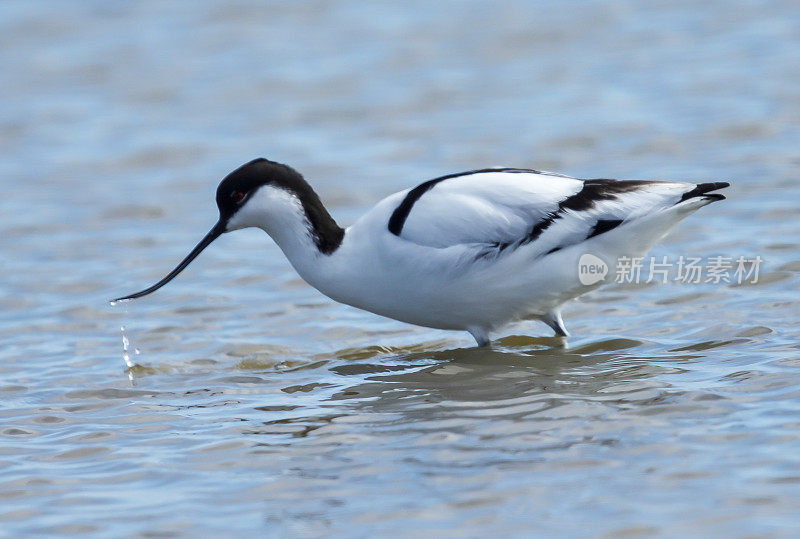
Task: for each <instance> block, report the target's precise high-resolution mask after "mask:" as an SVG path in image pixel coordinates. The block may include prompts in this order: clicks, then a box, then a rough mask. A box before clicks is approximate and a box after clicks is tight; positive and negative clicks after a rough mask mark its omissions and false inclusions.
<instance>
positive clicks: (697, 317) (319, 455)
mask: <svg viewBox="0 0 800 539" xmlns="http://www.w3.org/2000/svg"><path fill="white" fill-rule="evenodd" d="M798 15H800V11H798V6H797V4H796V2H792V1H790V0H776V1H774V2H770V3H768V4H765V3H762V2H747V1H737V0H734V1H728V2H722V1H711V2H703V3H699V2H675V1H671V2H634V1H614V2H600V1H583V2H569V3H565V2H550V1H543V2H536V3H533V2H522V1H519V2H514V1H512V2H502V3H500V2H478V1H475V2H438V3H435V4H432V3H429V2H416V1H411V2H402V3H394V4H388V3H380V4H378V3H372V4H367V5H365V4H364V3H361V2H347V1H328V2H324V1H318V2H317V1H311V2H267V3H262V2H249V1H241V2H234V3H228V2H225V3H212V2H185V3H164V2H137V3H108V2H82V3H69V4H68V3H62V2H21V1H20V2H15V1H8V2H4V3H3V4H2V5H0V182H2V183H0V187H1V188H2V192H3V195H4V196H3V197H0V211H2V215H3V217H4V218H3V219H2V221H1V222H0V252H2V255H3V256H2V262H3V272H2V275H3V277H2V279H0V307H1V308H0V343H2V346H0V396H2V398H0V535H3V536H8V537H12V536H30V535H38V534H68V533H73V534H77V533H86V532H89V533H92V532H93V533H95V534H97V535H106V536H137V535H166V536H172V535H174V536H197V535H201V534H203V535H210V534H213V535H221V536H233V535H240V534H245V535H250V536H255V535H258V536H262V535H269V536H297V535H299V536H312V537H315V536H342V537H345V536H346V537H353V536H356V537H368V536H369V537H371V536H375V535H380V536H406V535H411V534H413V535H437V536H439V535H441V536H451V535H452V536H482V535H485V534H487V533H495V534H500V535H502V536H519V537H522V536H530V535H532V534H533V535H542V536H544V535H559V536H612V537H618V536H631V535H633V536H647V535H678V534H692V535H734V536H792V535H796V534H797V533H798V532H800V529H798V528H800V525H799V524H798V519H797V515H798V512H800V471H798V470H800V421H798V417H800V416H799V415H798V413H800V344H798V343H800V322H798V316H797V315H798V311H799V310H800V309H799V308H800V294H798V283H800V277H798V272H800V255H798V250H799V249H798V248H799V247H800V222H798V219H797V216H798V210H797V200H798V199H799V198H800V186H799V185H798V178H799V177H800V158H799V157H798V155H800V154H799V153H798V151H799V146H800V145H799V144H798V142H800V127H799V126H800V61H798V59H800V16H798ZM256 156H265V157H269V158H271V159H275V160H278V161H282V162H286V163H289V164H291V165H292V166H294V167H295V168H297V169H298V170H300V171H301V172H302V173H303V174H305V176H306V177H307V178H308V180H309V181H310V183H311V184H312V185H313V186H314V187H315V188H316V189H317V190H318V191H319V193H320V194H321V196H322V198H323V200H324V201H325V202H326V204H328V205H329V207H330V209H331V212H332V213H333V214H334V215H335V216H336V218H337V219H338V220H339V221H340V222H341V223H343V224H349V223H351V222H352V221H353V220H354V219H355V218H356V217H357V216H358V215H360V214H361V213H362V212H364V211H365V210H366V209H367V208H369V207H370V206H371V205H372V204H373V203H374V202H375V201H377V200H378V199H380V198H381V197H382V196H385V195H387V194H389V193H392V192H394V191H397V190H400V189H403V188H406V187H409V186H411V185H414V184H415V183H419V182H420V181H423V180H425V179H428V178H432V177H435V176H437V175H441V174H446V173H449V172H455V171H459V170H467V169H471V168H481V167H487V166H494V165H506V166H517V167H532V168H538V169H546V170H555V171H558V172H562V173H566V174H570V175H574V176H578V177H613V178H650V179H662V180H678V179H681V180H688V181H701V180H702V181H711V180H727V181H731V182H732V183H733V187H732V188H731V189H730V190H729V191H730V194H729V199H728V200H726V201H724V202H721V203H717V204H714V205H712V206H709V207H708V208H704V209H703V210H701V211H700V212H698V213H697V214H696V215H694V216H692V217H690V218H689V219H688V220H687V221H686V222H685V223H683V224H682V225H681V226H680V227H678V228H677V229H676V230H675V231H674V232H673V233H671V234H670V236H668V237H667V238H666V239H665V240H664V241H663V242H662V243H661V244H660V245H659V246H658V247H656V249H655V250H654V251H653V254H654V255H656V256H659V257H660V256H668V257H670V259H673V260H674V259H675V258H677V257H679V256H702V257H707V256H713V255H724V256H731V257H738V256H747V257H755V256H760V257H762V258H763V260H764V264H763V266H762V268H761V275H760V279H759V282H758V283H757V284H748V285H742V286H738V285H735V284H729V283H721V284H714V283H701V284H677V283H670V284H658V283H650V284H639V285H627V284H626V285H620V284H615V285H610V286H608V287H605V288H602V289H600V290H598V291H596V292H593V293H591V294H590V295H588V296H586V297H584V298H582V299H581V300H580V301H577V302H574V303H572V304H570V305H568V306H567V308H566V310H565V319H566V322H567V325H568V327H569V329H570V331H571V332H572V333H573V335H574V336H573V337H572V338H571V339H570V344H569V348H562V347H560V346H559V345H558V343H557V342H555V341H554V340H552V339H550V338H549V337H547V336H548V335H550V332H549V330H547V328H545V327H544V326H543V325H540V324H536V323H523V324H519V325H517V326H514V327H512V328H509V329H508V331H507V332H506V333H504V334H503V335H502V336H501V338H500V339H499V341H498V342H497V344H496V345H495V346H494V347H493V348H492V349H490V350H484V349H474V348H471V346H472V341H471V338H469V336H468V335H466V334H459V333H449V332H441V331H436V330H429V329H424V328H416V327H412V326H407V325H403V324H401V323H398V322H393V321H391V320H385V319H382V318H378V317H376V316H374V315H370V314H368V313H363V312H360V311H357V310H355V309H352V308H349V307H345V306H341V305H338V304H335V303H333V302H331V301H329V300H327V299H326V298H324V297H323V296H321V295H320V294H318V293H317V292H316V291H314V290H312V289H310V288H309V287H308V286H306V285H305V284H304V283H303V282H302V281H300V279H299V278H298V277H297V276H296V275H295V274H294V273H293V272H292V270H291V267H290V266H289V264H288V263H287V262H286V261H285V260H284V258H283V256H282V254H281V253H280V250H279V249H278V248H277V247H276V246H275V245H274V244H273V243H272V242H271V241H270V240H269V238H267V237H266V236H265V235H264V234H263V233H261V232H258V231H243V232H237V233H236V234H231V235H227V236H226V237H223V238H221V239H220V240H218V241H217V242H216V244H215V245H214V247H213V248H211V249H209V250H208V251H207V252H204V253H203V255H202V256H201V257H200V258H199V259H198V260H197V261H196V262H195V263H194V264H193V265H192V266H191V267H190V268H189V269H188V270H186V271H185V272H184V274H183V275H182V276H181V277H180V278H178V279H177V280H176V281H175V282H173V283H171V284H170V285H169V286H168V287H166V288H164V289H163V290H161V291H159V292H158V294H156V295H153V296H150V297H148V298H146V299H143V300H140V301H137V302H133V303H128V304H125V305H122V306H117V307H114V308H112V307H110V306H109V305H108V304H107V300H108V299H109V298H112V297H117V296H119V295H121V294H124V293H128V292H132V291H134V290H138V289H140V288H142V287H144V286H146V285H149V284H151V283H153V282H155V281H156V280H157V279H159V278H161V277H162V276H163V275H164V274H165V273H166V272H167V271H168V270H169V269H171V268H172V267H173V265H174V264H175V263H177V261H179V260H180V258H181V257H182V256H183V255H185V254H186V253H187V252H188V250H189V249H190V248H191V247H192V246H193V245H194V244H195V243H196V242H197V241H198V240H199V239H200V238H201V237H202V236H203V234H205V232H206V231H207V230H208V229H209V228H210V226H211V225H212V224H213V223H214V221H215V219H216V208H215V207H214V202H213V194H214V189H215V188H216V184H217V182H218V181H219V179H220V178H222V177H223V176H224V175H225V174H226V173H228V172H229V171H230V170H232V169H233V168H235V167H236V166H238V165H239V164H241V163H243V162H245V161H248V160H249V159H251V158H253V157H256ZM122 326H125V328H126V329H125V336H126V338H127V339H128V340H129V342H130V347H129V350H128V352H127V353H128V356H129V359H130V361H131V362H132V363H133V364H134V367H133V368H130V369H129V368H128V367H127V366H126V363H125V361H124V358H123V345H122V339H123V333H122V332H121V331H120V328H121V327H122ZM134 349H138V351H139V353H138V354H137V353H136V351H135V350H134Z"/></svg>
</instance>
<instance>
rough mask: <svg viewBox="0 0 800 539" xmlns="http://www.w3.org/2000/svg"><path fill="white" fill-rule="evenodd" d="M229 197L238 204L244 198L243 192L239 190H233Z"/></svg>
mask: <svg viewBox="0 0 800 539" xmlns="http://www.w3.org/2000/svg"><path fill="white" fill-rule="evenodd" d="M231 199H232V200H233V201H234V202H236V203H237V204H238V203H239V202H241V201H242V200H244V193H242V192H241V191H234V192H233V193H231Z"/></svg>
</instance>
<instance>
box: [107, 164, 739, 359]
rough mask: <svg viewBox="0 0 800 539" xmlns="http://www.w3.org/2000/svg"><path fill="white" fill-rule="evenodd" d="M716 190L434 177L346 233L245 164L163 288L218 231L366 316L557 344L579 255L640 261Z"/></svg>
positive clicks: (272, 171) (479, 337) (499, 175)
mask: <svg viewBox="0 0 800 539" xmlns="http://www.w3.org/2000/svg"><path fill="white" fill-rule="evenodd" d="M728 185H729V184H728V183H725V182H714V183H701V184H692V183H680V182H660V181H618V180H606V179H597V180H578V179H575V178H570V177H568V176H563V175H560V174H554V173H550V172H539V171H536V170H528V169H517V168H491V169H483V170H472V171H469V172H462V173H458V174H448V175H446V176H442V177H439V178H436V179H433V180H429V181H426V182H424V183H421V184H420V185H418V186H416V187H414V188H412V189H407V190H405V191H401V192H399V193H395V194H393V195H390V196H388V197H386V198H385V199H383V200H382V201H380V202H378V204H377V205H375V207H373V208H372V209H371V210H370V211H368V212H367V213H366V214H365V215H364V216H362V217H361V218H360V219H358V220H357V221H356V222H355V223H354V224H353V225H351V226H349V227H348V228H346V229H343V228H341V227H340V226H339V225H338V224H336V221H335V220H334V219H333V218H332V217H331V215H330V214H329V213H328V211H327V210H326V209H325V206H323V204H322V202H321V201H320V199H319V197H318V196H317V194H316V193H315V192H314V190H313V189H312V188H311V186H310V185H309V184H308V183H307V182H306V181H305V179H304V178H303V176H302V175H300V174H299V173H298V172H297V171H295V170H294V169H293V168H291V167H289V166H286V165H283V164H280V163H276V162H273V161H269V160H267V159H255V160H253V161H250V162H249V163H246V164H244V165H242V166H241V167H239V168H237V169H236V170H234V171H233V172H231V173H230V174H229V175H228V176H226V177H225V178H224V179H223V180H222V182H221V183H220V184H219V187H218V188H217V206H218V207H219V221H218V222H217V224H215V225H214V227H213V228H212V229H211V231H210V232H209V233H208V234H207V235H206V236H205V237H204V238H203V239H202V240H201V241H200V243H199V244H197V246H196V247H195V248H194V249H193V250H192V252H191V253H189V255H188V256H187V257H186V258H185V259H184V260H183V261H182V262H181V263H180V264H178V266H177V267H176V268H175V269H174V270H172V271H171V272H170V273H169V275H167V276H166V277H164V279H162V280H161V281H159V282H158V283H156V284H154V285H153V286H151V287H150V288H147V289H145V290H142V291H141V292H137V293H135V294H131V295H129V296H125V297H123V298H119V299H117V300H114V301H115V302H116V301H123V300H129V299H133V298H138V297H141V296H144V295H147V294H150V293H151V292H154V291H156V290H158V289H159V288H161V287H162V286H164V285H165V284H166V283H168V282H169V281H171V280H172V279H173V278H174V277H175V276H176V275H178V273H180V272H181V271H182V270H183V269H184V268H185V267H186V266H187V265H188V264H189V263H190V262H191V261H192V260H194V258H195V257H196V256H197V255H198V254H200V252H201V251H202V250H203V249H205V248H206V247H207V246H208V245H209V244H211V242H213V241H214V240H215V239H216V238H217V237H219V236H220V235H221V234H223V233H225V232H231V231H234V230H239V229H241V228H247V227H258V228H261V229H262V230H264V231H265V232H266V233H267V234H269V235H270V236H271V237H272V239H273V240H274V241H275V242H276V243H277V244H278V246H279V247H280V248H281V250H283V252H284V254H285V255H286V257H287V258H288V259H289V262H290V263H291V264H292V266H294V268H295V270H297V273H299V274H300V276H301V277H302V278H303V279H304V280H305V281H306V282H307V283H309V284H310V285H311V286H313V287H315V288H316V289H317V290H319V291H320V292H322V293H323V294H325V295H326V296H328V297H330V298H332V299H334V300H336V301H339V302H341V303H346V304H347V305H352V306H354V307H358V308H360V309H364V310H366V311H370V312H372V313H376V314H379V315H382V316H386V317H389V318H393V319H395V320H400V321H403V322H407V323H409V324H416V325H419V326H426V327H431V328H439V329H450V330H464V331H468V332H469V333H471V334H472V336H473V337H474V338H475V340H476V341H477V343H478V345H480V346H484V345H486V344H488V343H489V339H490V334H491V333H492V332H493V331H495V330H498V329H500V328H502V327H503V326H504V325H506V324H508V323H510V322H513V321H516V320H521V319H538V320H541V321H543V322H544V323H546V324H547V325H549V326H550V327H551V328H552V329H553V330H554V331H555V332H556V334H557V335H561V336H567V335H568V333H567V330H566V328H565V327H564V323H563V321H562V319H561V307H562V305H563V304H564V302H566V301H567V300H570V299H572V298H575V297H577V296H579V295H581V294H584V293H585V292H587V291H589V290H591V289H593V288H596V287H597V286H599V285H601V284H603V282H604V281H603V280H599V281H597V282H595V283H592V284H584V283H583V282H582V280H581V279H580V278H579V271H578V270H579V261H580V259H581V256H583V255H586V254H591V255H592V256H593V257H596V258H593V260H596V259H599V261H600V262H601V263H602V264H605V265H607V267H609V268H611V271H613V269H614V268H615V267H616V261H617V260H619V259H620V257H635V256H642V255H644V254H645V253H646V252H647V251H648V250H649V249H650V248H651V247H652V246H653V244H654V243H655V242H656V241H658V240H659V239H660V238H661V237H663V236H664V235H665V234H666V233H667V232H668V231H669V229H670V228H672V227H673V226H674V225H676V224H677V223H678V222H680V221H681V220H683V219H684V218H685V217H686V216H688V215H689V214H690V213H692V212H694V211H695V210H697V209H698V208H700V207H702V206H705V205H706V204H709V203H711V202H714V201H716V200H722V199H724V198H725V197H724V196H723V195H721V194H717V193H712V192H711V191H715V190H717V189H721V188H723V187H727V186H728Z"/></svg>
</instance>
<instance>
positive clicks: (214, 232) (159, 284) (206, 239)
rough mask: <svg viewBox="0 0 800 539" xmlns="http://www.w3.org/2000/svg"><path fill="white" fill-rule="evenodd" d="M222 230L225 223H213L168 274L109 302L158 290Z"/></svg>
mask: <svg viewBox="0 0 800 539" xmlns="http://www.w3.org/2000/svg"><path fill="white" fill-rule="evenodd" d="M223 232H225V223H223V222H222V221H219V222H217V224H216V225H214V228H212V229H211V231H210V232H209V233H208V234H206V236H205V237H204V238H203V239H202V240H200V243H198V244H197V246H195V248H194V249H192V252H191V253H189V254H188V255H187V256H186V258H184V259H183V261H181V263H180V264H178V266H177V267H176V268H175V269H174V270H172V271H171V272H169V275H167V276H166V277H164V278H163V279H161V280H160V281H158V282H157V283H156V284H154V285H153V286H151V287H150V288H145V289H144V290H142V291H140V292H136V293H135V294H131V295H130V296H125V297H122V298H117V299H114V300H111V303H116V302H117V301H126V300H129V299H136V298H140V297H142V296H146V295H147V294H150V293H152V292H155V291H156V290H158V289H159V288H161V287H162V286H164V285H165V284H167V283H168V282H170V281H171V280H172V279H174V278H175V277H176V276H177V275H178V274H179V273H180V272H182V271H183V269H184V268H185V267H186V266H188V265H189V263H190V262H191V261H192V260H194V259H195V258H197V255H199V254H200V253H201V252H203V249H205V248H206V247H208V246H209V245H211V242H213V241H214V240H215V239H217V238H218V237H220V236H221V235H222V233H223Z"/></svg>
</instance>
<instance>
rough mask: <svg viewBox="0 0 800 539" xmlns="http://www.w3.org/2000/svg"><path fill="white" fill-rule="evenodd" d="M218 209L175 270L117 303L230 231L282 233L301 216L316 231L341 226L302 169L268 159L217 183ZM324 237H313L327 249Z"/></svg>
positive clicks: (156, 286)
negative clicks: (206, 230) (216, 217)
mask: <svg viewBox="0 0 800 539" xmlns="http://www.w3.org/2000/svg"><path fill="white" fill-rule="evenodd" d="M217 207H218V208H219V220H218V221H217V223H216V224H215V225H214V226H213V227H212V228H211V230H210V231H209V233H208V234H206V236H205V237H204V238H203V239H202V240H200V243H198V244H197V245H196V246H195V248H194V249H192V252H190V253H189V254H188V255H187V256H186V258H184V259H183V261H181V263H180V264H178V266H177V267H176V268H175V269H174V270H172V271H171V272H170V273H169V274H168V275H167V276H166V277H164V278H163V279H162V280H160V281H159V282H157V283H156V284H154V285H153V286H151V287H150V288H146V289H144V290H142V291H140V292H136V293H134V294H131V295H128V296H124V297H121V298H118V299H115V300H113V301H112V303H114V302H117V301H125V300H130V299H134V298H139V297H142V296H146V295H147V294H150V293H152V292H155V291H156V290H158V289H159V288H161V287H162V286H164V285H165V284H167V283H168V282H170V281H171V280H172V279H174V278H175V277H176V276H177V275H178V274H179V273H180V272H181V271H183V269H184V268H186V266H188V265H189V263H190V262H191V261H192V260H194V259H195V258H196V257H197V255H199V254H200V253H201V252H202V251H203V249H205V248H206V247H208V246H209V245H211V243H212V242H213V241H214V240H215V239H217V238H218V237H220V236H221V235H222V234H224V233H226V232H232V231H234V230H239V229H241V228H247V227H252V226H258V227H261V228H263V229H265V230H266V231H267V232H269V233H270V234H271V235H273V237H275V233H280V232H281V230H280V229H281V228H286V227H287V226H288V225H291V224H292V221H295V222H296V221H297V219H298V218H299V219H304V220H305V221H307V222H308V223H309V225H308V228H309V229H310V230H312V231H316V230H318V228H319V223H323V226H322V228H319V230H322V231H323V232H325V230H324V228H325V226H324V225H326V224H327V226H328V227H329V228H330V230H332V231H335V229H338V227H336V224H335V223H334V222H333V220H332V219H331V218H330V215H328V214H327V211H325V209H324V207H323V206H322V203H321V202H320V200H319V197H318V196H317V195H316V193H314V191H313V190H312V189H311V187H310V186H309V185H308V183H306V181H305V180H304V179H303V176H302V175H301V174H300V173H299V172H297V171H296V170H294V169H293V168H291V167H289V166H287V165H282V164H280V163H276V162H274V161H269V160H268V159H263V158H259V159H254V160H253V161H250V162H249V163H245V164H244V165H242V166H240V167H239V168H237V169H236V170H234V171H233V172H231V173H230V174H228V175H227V176H225V178H223V180H222V181H221V182H220V184H219V187H217ZM325 217H327V219H329V220H330V222H331V223H333V225H332V226H331V225H330V224H328V223H327V222H326V221H325ZM315 227H317V228H315ZM333 227H335V229H334V228H333ZM301 228H306V227H301ZM320 237H321V236H319V235H317V236H315V238H314V239H315V241H317V244H318V247H320V249H321V250H322V247H321V246H320V244H319V241H318V240H319V238H320ZM339 240H341V238H339Z"/></svg>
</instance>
